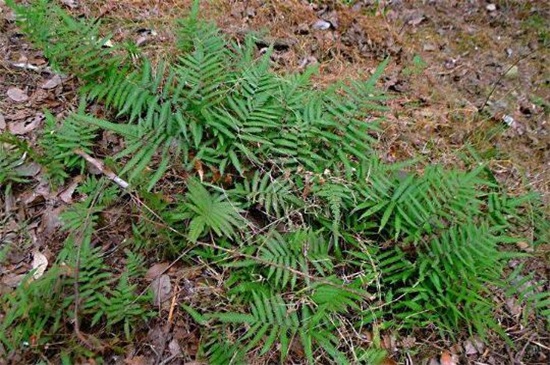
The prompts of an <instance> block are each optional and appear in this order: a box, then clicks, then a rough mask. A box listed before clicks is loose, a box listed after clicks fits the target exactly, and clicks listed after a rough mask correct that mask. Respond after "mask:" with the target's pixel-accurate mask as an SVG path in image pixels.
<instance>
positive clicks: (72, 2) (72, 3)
mask: <svg viewBox="0 0 550 365" xmlns="http://www.w3.org/2000/svg"><path fill="white" fill-rule="evenodd" d="M61 2H62V3H63V4H65V5H67V6H68V7H69V8H71V9H75V8H78V0H61Z"/></svg>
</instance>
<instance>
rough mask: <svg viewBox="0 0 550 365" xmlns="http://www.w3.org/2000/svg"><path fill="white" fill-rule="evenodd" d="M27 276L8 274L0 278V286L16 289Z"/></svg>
mask: <svg viewBox="0 0 550 365" xmlns="http://www.w3.org/2000/svg"><path fill="white" fill-rule="evenodd" d="M25 276H27V275H26V274H19V275H15V274H8V275H5V276H4V277H3V278H2V284H4V285H6V286H9V287H10V288H16V287H17V286H18V285H19V283H20V282H21V281H22V280H23V279H24V278H25Z"/></svg>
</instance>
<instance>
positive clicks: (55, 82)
mask: <svg viewBox="0 0 550 365" xmlns="http://www.w3.org/2000/svg"><path fill="white" fill-rule="evenodd" d="M61 82H62V80H61V76H59V75H54V76H53V77H52V78H51V79H49V80H47V81H46V82H44V83H43V84H42V85H41V86H40V87H41V88H42V89H46V90H50V89H55V88H56V87H57V86H59V85H61Z"/></svg>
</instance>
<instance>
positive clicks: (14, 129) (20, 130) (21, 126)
mask: <svg viewBox="0 0 550 365" xmlns="http://www.w3.org/2000/svg"><path fill="white" fill-rule="evenodd" d="M43 120H44V114H41V113H39V114H37V115H36V116H35V117H34V119H33V120H31V121H30V122H29V121H27V120H25V121H21V122H16V123H10V124H9V125H8V126H9V127H8V128H9V130H10V132H11V133H12V134H15V135H22V134H27V133H29V132H31V131H33V130H35V129H36V128H37V127H38V126H39V125H40V123H41V122H42V121H43Z"/></svg>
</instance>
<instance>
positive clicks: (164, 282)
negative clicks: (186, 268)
mask: <svg viewBox="0 0 550 365" xmlns="http://www.w3.org/2000/svg"><path fill="white" fill-rule="evenodd" d="M151 289H152V290H153V303H154V304H155V305H158V306H160V305H161V304H162V303H163V302H165V301H167V300H168V299H170V293H171V292H172V284H171V283H170V277H169V276H168V275H161V276H159V277H158V278H156V279H155V280H153V282H152V283H151Z"/></svg>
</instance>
